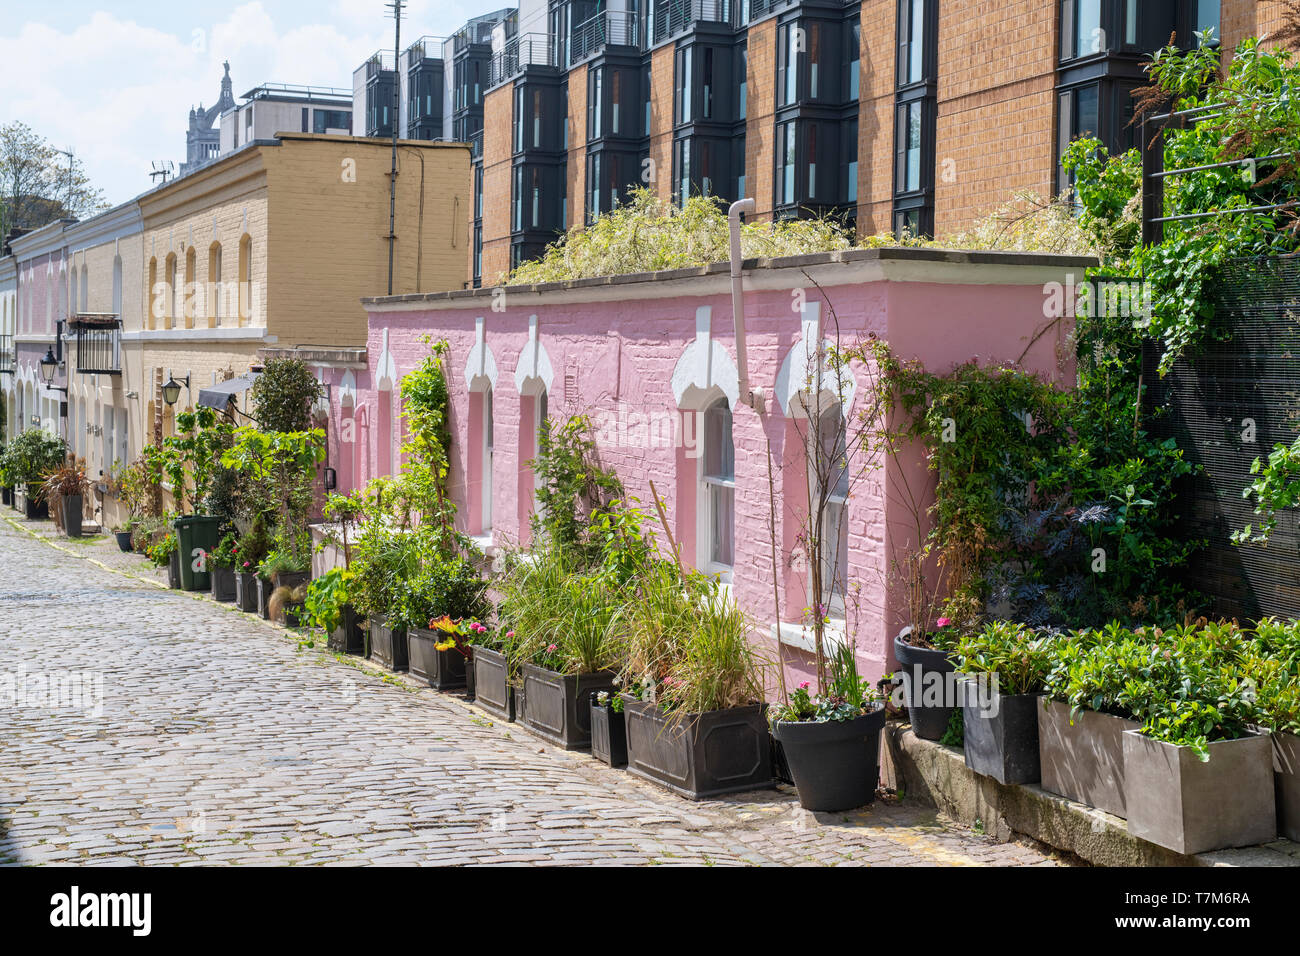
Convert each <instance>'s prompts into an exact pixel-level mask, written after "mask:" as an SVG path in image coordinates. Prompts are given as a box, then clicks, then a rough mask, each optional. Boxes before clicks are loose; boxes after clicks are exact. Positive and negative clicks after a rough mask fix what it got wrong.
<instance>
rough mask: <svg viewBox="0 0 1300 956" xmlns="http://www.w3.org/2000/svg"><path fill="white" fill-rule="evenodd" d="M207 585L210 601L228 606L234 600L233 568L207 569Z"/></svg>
mask: <svg viewBox="0 0 1300 956" xmlns="http://www.w3.org/2000/svg"><path fill="white" fill-rule="evenodd" d="M208 584H209V585H210V586H211V588H212V600H214V601H221V602H223V603H226V604H229V603H230V602H231V601H233V600H234V599H235V571H234V569H233V568H216V567H213V568H209V569H208Z"/></svg>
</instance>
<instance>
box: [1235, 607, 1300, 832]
mask: <svg viewBox="0 0 1300 956" xmlns="http://www.w3.org/2000/svg"><path fill="white" fill-rule="evenodd" d="M1242 670H1243V672H1244V673H1245V675H1246V677H1247V678H1248V679H1249V680H1250V681H1251V682H1252V683H1253V684H1254V687H1255V689H1256V694H1257V695H1258V700H1257V703H1258V707H1259V723H1260V724H1261V725H1262V726H1263V727H1264V728H1265V729H1267V730H1268V731H1269V740H1270V741H1271V743H1272V745H1273V781H1274V793H1275V797H1276V801H1277V827H1278V832H1279V833H1281V834H1282V835H1283V836H1285V837H1286V838H1287V839H1289V840H1295V841H1300V625H1298V624H1297V623H1296V622H1294V621H1292V622H1287V623H1283V622H1279V621H1274V620H1271V619H1266V620H1263V621H1260V622H1259V623H1258V624H1256V626H1255V635H1254V639H1253V641H1252V647H1251V648H1250V649H1249V651H1248V652H1247V653H1246V654H1245V656H1244V660H1243V662H1242Z"/></svg>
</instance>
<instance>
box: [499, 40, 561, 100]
mask: <svg viewBox="0 0 1300 956" xmlns="http://www.w3.org/2000/svg"><path fill="white" fill-rule="evenodd" d="M555 65H556V63H555V52H554V49H553V47H552V46H551V38H550V37H549V36H547V35H546V34H544V33H525V34H523V35H522V36H517V37H515V38H514V39H513V40H511V41H510V42H509V43H507V44H506V45H505V47H503V48H502V50H501V52H500V53H496V54H493V56H492V62H491V65H490V67H489V69H488V86H489V87H492V86H498V85H500V84H501V83H504V82H505V81H506V80H509V79H511V78H512V77H515V76H518V75H519V74H520V73H521V72H523V69H524V67H526V66H555Z"/></svg>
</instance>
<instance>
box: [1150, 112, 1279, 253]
mask: <svg viewBox="0 0 1300 956" xmlns="http://www.w3.org/2000/svg"><path fill="white" fill-rule="evenodd" d="M1223 106H1224V104H1222V103H1207V104H1205V105H1203V106H1196V107H1192V108H1191V109H1186V110H1173V111H1171V112H1168V113H1161V114H1158V115H1155V116H1148V117H1146V118H1145V119H1144V120H1143V121H1142V142H1143V143H1146V144H1148V145H1147V148H1146V149H1144V150H1143V151H1142V242H1143V244H1145V245H1155V244H1158V243H1160V242H1163V241H1164V235H1165V223H1167V222H1191V221H1195V220H1200V219H1210V218H1213V217H1215V216H1224V215H1229V214H1231V213H1262V212H1276V211H1278V210H1280V209H1295V208H1296V207H1297V206H1298V205H1300V203H1297V201H1296V200H1288V201H1286V202H1281V203H1267V204H1262V205H1257V206H1239V207H1234V208H1229V209H1215V210H1201V211H1197V212H1188V213H1183V214H1181V215H1176V216H1169V215H1166V214H1165V180H1166V179H1168V178H1170V177H1176V176H1185V175H1187V174H1188V173H1197V172H1204V171H1206V170H1211V169H1238V170H1242V171H1243V172H1249V173H1250V175H1251V177H1252V182H1257V181H1258V180H1259V179H1260V178H1262V177H1260V175H1259V167H1260V166H1261V165H1265V164H1268V163H1276V162H1279V161H1284V160H1288V159H1290V158H1291V155H1290V154H1289V153H1274V154H1272V155H1269V156H1245V157H1242V158H1240V159H1230V160H1225V161H1224V162H1221V163H1210V164H1208V165H1202V166H1187V167H1183V168H1180V169H1165V130H1167V129H1170V128H1172V129H1175V130H1178V129H1187V128H1189V127H1190V126H1194V125H1195V124H1196V123H1199V122H1201V121H1202V120H1206V119H1214V118H1217V117H1219V116H1221V115H1222V114H1221V113H1219V112H1217V111H1218V110H1220V109H1222V108H1223ZM1261 198H1264V197H1261Z"/></svg>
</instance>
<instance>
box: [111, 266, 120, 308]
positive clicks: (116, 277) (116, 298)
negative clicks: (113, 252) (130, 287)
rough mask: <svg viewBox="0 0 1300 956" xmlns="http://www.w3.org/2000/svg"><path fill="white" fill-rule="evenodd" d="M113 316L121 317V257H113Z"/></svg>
mask: <svg viewBox="0 0 1300 956" xmlns="http://www.w3.org/2000/svg"><path fill="white" fill-rule="evenodd" d="M112 308H113V314H114V315H116V316H117V317H118V318H119V319H120V318H121V317H122V257H121V256H113V306H112Z"/></svg>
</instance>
